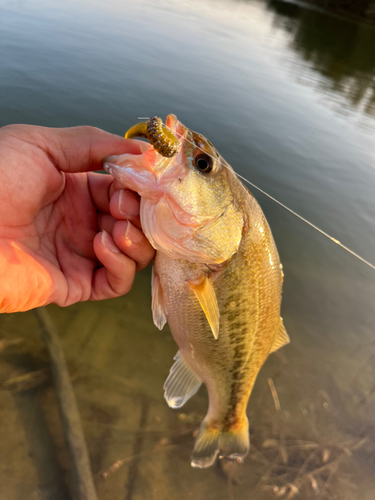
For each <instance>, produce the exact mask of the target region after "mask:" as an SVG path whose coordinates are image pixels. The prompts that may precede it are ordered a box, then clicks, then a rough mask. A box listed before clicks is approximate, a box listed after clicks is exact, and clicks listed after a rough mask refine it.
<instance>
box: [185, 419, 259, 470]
mask: <svg viewBox="0 0 375 500" xmlns="http://www.w3.org/2000/svg"><path fill="white" fill-rule="evenodd" d="M249 448H250V437H249V423H248V420H247V418H246V417H245V418H244V420H243V422H242V424H241V425H240V426H239V425H238V424H237V425H236V426H232V428H230V429H229V430H228V431H224V432H221V431H219V430H218V429H217V428H214V427H210V425H209V424H208V423H207V422H205V421H203V423H202V425H201V428H200V430H199V434H198V437H197V439H196V441H195V445H194V450H193V453H192V455H191V465H192V467H199V468H201V469H203V468H205V467H210V466H211V465H213V463H214V462H215V460H216V458H217V456H218V455H219V453H220V455H221V456H223V457H225V458H229V459H232V460H236V459H242V458H245V457H246V455H247V454H248V452H249Z"/></svg>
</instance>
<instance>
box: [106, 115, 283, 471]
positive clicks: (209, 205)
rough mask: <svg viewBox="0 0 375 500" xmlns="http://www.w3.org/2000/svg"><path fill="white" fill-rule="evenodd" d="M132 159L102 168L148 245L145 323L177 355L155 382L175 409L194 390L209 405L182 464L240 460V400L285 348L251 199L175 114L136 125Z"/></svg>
mask: <svg viewBox="0 0 375 500" xmlns="http://www.w3.org/2000/svg"><path fill="white" fill-rule="evenodd" d="M125 137H127V138H131V137H144V138H147V139H148V140H149V141H150V144H146V143H143V144H142V146H141V148H142V154H138V155H133V154H124V155H120V156H112V157H108V158H107V159H105V160H104V168H105V169H106V170H107V172H109V173H110V174H111V175H112V176H113V177H114V178H115V179H117V180H118V181H119V182H120V183H121V184H122V185H124V186H125V187H126V188H128V189H132V190H134V191H137V192H138V193H139V195H140V196H141V208H140V217H141V225H142V228H143V231H144V234H145V235H146V237H147V238H148V240H149V241H150V243H151V245H152V246H153V247H154V248H155V250H156V254H155V259H154V262H153V269H152V315H153V321H154V323H155V325H156V326H157V327H158V328H159V329H162V328H163V327H164V325H165V324H166V322H168V324H169V327H170V330H171V333H172V336H173V338H174V340H175V341H176V343H177V345H178V347H179V350H178V352H177V354H176V356H175V357H174V364H173V365H172V368H171V370H170V373H169V375H168V377H167V379H166V382H165V384H164V391H165V392H164V397H165V399H166V401H167V403H168V405H169V406H170V407H171V408H181V407H182V406H183V405H184V404H185V403H186V401H187V400H188V399H189V398H191V397H192V396H193V395H194V394H195V393H196V392H197V391H198V389H199V388H200V386H201V384H202V383H204V384H205V385H206V388H207V392H208V397H209V405H208V411H207V415H206V417H205V418H204V420H203V422H202V424H201V426H200V430H199V433H198V435H197V437H196V441H195V444H194V448H193V452H192V455H191V465H192V466H193V467H198V468H206V467H209V466H211V465H213V464H214V463H215V461H216V460H217V458H218V457H219V458H223V457H225V458H227V459H230V460H236V461H237V462H242V461H243V460H244V458H245V457H246V455H247V453H248V451H249V447H250V437H249V423H248V418H247V415H246V410H247V404H248V400H249V398H250V394H251V391H252V388H253V386H254V383H255V380H256V378H257V375H258V373H259V370H260V369H261V367H262V365H263V364H264V362H265V360H266V359H267V357H268V355H269V354H270V353H272V352H274V351H276V350H277V349H279V348H280V347H282V346H283V345H285V344H287V343H288V342H289V337H288V334H287V332H286V330H285V328H284V325H283V320H282V318H281V316H280V307H281V295H282V283H283V272H282V265H281V264H280V259H279V255H278V252H277V249H276V245H275V242H274V239H273V236H272V233H271V229H270V227H269V225H268V223H267V221H266V218H265V216H264V214H263V212H262V210H261V208H260V206H259V204H258V202H257V201H256V199H255V197H254V196H253V195H252V194H251V193H250V191H249V190H248V189H247V188H246V187H245V186H244V185H243V184H242V182H241V181H240V180H239V178H238V177H237V175H236V174H235V172H234V170H233V169H232V167H231V166H230V165H229V164H228V163H227V162H226V161H225V160H224V158H223V157H222V156H221V155H220V154H219V152H218V151H217V149H216V148H215V147H214V146H213V145H212V144H211V142H210V141H209V140H208V139H206V138H205V137H204V136H203V135H201V134H199V133H197V132H194V131H192V130H190V129H189V128H188V127H186V126H184V125H183V124H182V123H181V122H180V121H179V120H178V119H177V117H176V116H175V115H172V114H170V115H168V117H167V118H166V121H165V125H164V124H163V123H162V121H161V119H160V118H157V117H153V118H150V119H149V120H148V121H147V122H142V123H138V124H136V125H135V126H134V127H132V128H131V129H129V131H128V133H127V135H125Z"/></svg>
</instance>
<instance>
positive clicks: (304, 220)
mask: <svg viewBox="0 0 375 500" xmlns="http://www.w3.org/2000/svg"><path fill="white" fill-rule="evenodd" d="M146 119H148V118H146ZM184 139H185V141H187V142H189V143H190V144H192V145H193V146H194V147H195V148H197V149H199V150H200V151H202V152H203V153H205V154H206V155H207V156H209V157H210V158H212V159H213V160H217V158H215V157H214V156H212V155H210V154H209V153H207V152H206V151H204V149H202V148H200V147H199V146H197V145H196V144H195V143H194V142H192V141H189V139H187V137H184ZM223 166H224V167H225V168H227V169H228V170H231V171H232V172H233V173H234V174H235V175H237V177H239V178H240V179H242V180H243V181H245V182H247V183H248V184H250V186H252V187H254V188H255V189H257V190H258V191H260V192H261V193H262V194H264V195H265V196H267V197H268V198H269V199H270V200H272V201H274V202H275V203H277V204H278V205H280V207H283V208H284V209H285V210H287V211H288V212H290V213H291V214H293V215H295V216H296V217H297V218H298V219H300V220H301V221H303V222H305V223H306V224H307V225H308V226H310V227H312V228H313V229H315V230H316V231H318V233H320V234H322V235H323V236H325V237H326V238H328V239H329V240H331V241H333V243H336V245H338V246H339V247H341V248H343V249H344V250H346V251H347V252H348V253H350V254H351V255H353V257H356V258H357V259H358V260H360V261H361V262H363V263H364V264H366V266H369V267H371V269H373V270H374V271H375V265H374V264H371V262H368V261H367V260H365V259H364V258H363V257H361V256H360V255H358V254H357V253H355V252H353V250H351V249H350V248H348V247H347V246H346V245H344V244H343V243H341V241H339V240H337V239H336V238H334V237H333V236H331V235H329V234H328V233H326V232H325V231H323V229H320V228H319V227H318V226H316V225H315V224H313V223H312V222H310V221H308V220H307V219H305V218H304V217H302V215H299V214H297V212H295V211H294V210H292V209H291V208H289V207H287V206H286V205H284V203H281V201H279V200H277V199H276V198H274V197H273V196H271V195H270V194H268V193H267V192H266V191H264V190H263V189H261V188H260V187H258V186H256V185H255V184H253V183H252V182H250V181H249V180H248V179H246V178H245V177H243V176H242V175H241V174H238V173H237V172H236V171H235V170H234V169H233V168H230V167H228V166H227V165H223Z"/></svg>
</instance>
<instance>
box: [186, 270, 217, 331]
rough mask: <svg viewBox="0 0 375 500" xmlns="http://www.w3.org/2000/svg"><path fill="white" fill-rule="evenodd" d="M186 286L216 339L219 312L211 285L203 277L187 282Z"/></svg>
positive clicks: (205, 277)
mask: <svg viewBox="0 0 375 500" xmlns="http://www.w3.org/2000/svg"><path fill="white" fill-rule="evenodd" d="M188 284H189V287H190V289H191V290H192V291H193V292H194V294H195V296H196V297H197V299H198V301H199V304H200V306H201V308H202V309H203V312H204V314H205V315H206V318H207V321H208V324H209V325H210V328H211V330H212V333H213V336H214V337H215V339H217V338H218V336H219V322H220V312H219V306H218V303H217V299H216V294H215V290H214V289H213V286H212V283H211V282H210V280H209V279H208V278H207V276H205V275H204V276H203V278H200V279H199V280H194V281H188Z"/></svg>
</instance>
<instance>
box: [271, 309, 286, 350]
mask: <svg viewBox="0 0 375 500" xmlns="http://www.w3.org/2000/svg"><path fill="white" fill-rule="evenodd" d="M289 342H290V338H289V335H288V334H287V333H286V330H285V327H284V323H283V318H280V326H279V330H278V332H277V334H276V337H275V340H274V343H273V345H272V347H271V350H270V354H271V352H275V351H277V349H280V347H282V346H283V345H285V344H289Z"/></svg>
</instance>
